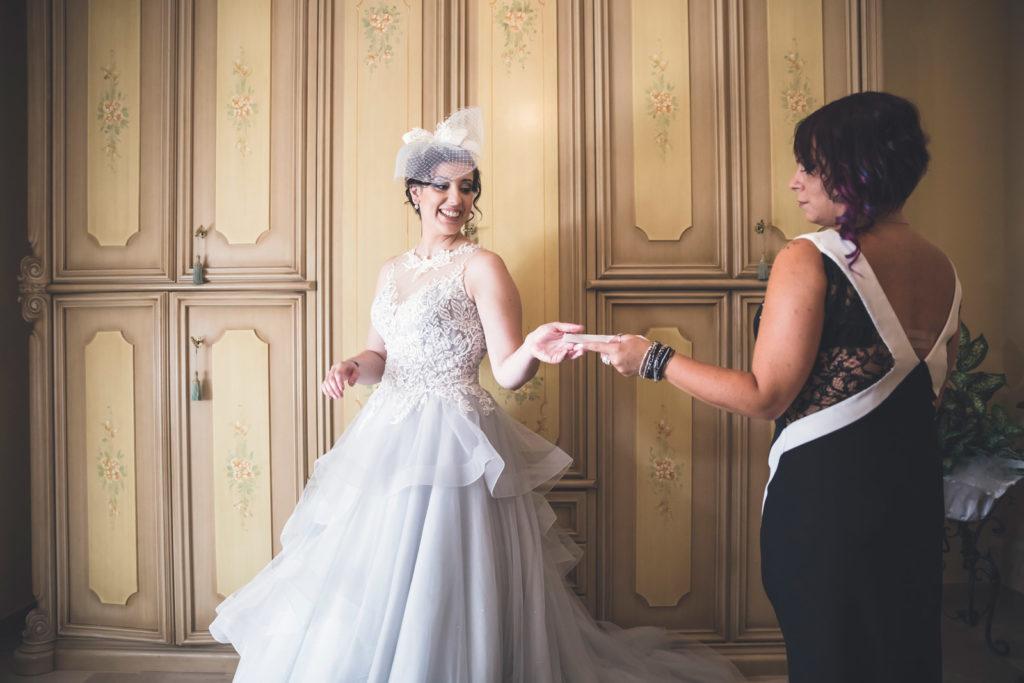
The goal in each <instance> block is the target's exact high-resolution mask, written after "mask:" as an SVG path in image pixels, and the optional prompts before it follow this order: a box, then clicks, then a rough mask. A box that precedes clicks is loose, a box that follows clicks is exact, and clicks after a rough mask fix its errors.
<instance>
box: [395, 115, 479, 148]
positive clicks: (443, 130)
mask: <svg viewBox="0 0 1024 683" xmlns="http://www.w3.org/2000/svg"><path fill="white" fill-rule="evenodd" d="M467 119H468V120H467ZM463 123H466V124H469V125H474V124H475V128H477V129H478V130H480V129H482V128H483V125H482V124H483V121H482V117H481V115H480V109H479V108H478V107H470V108H468V109H462V110H459V111H457V112H455V113H453V114H452V115H451V116H449V117H448V119H446V120H445V121H442V122H441V123H439V124H437V129H436V130H435V131H434V132H433V133H431V132H430V131H426V130H423V129H422V128H413V129H412V130H410V131H409V132H408V133H406V134H405V135H403V136H402V142H404V143H405V144H407V145H409V144H413V143H417V142H421V143H426V144H428V145H430V144H435V143H436V144H446V145H453V146H455V147H461V148H462V149H464V150H466V151H467V152H469V153H470V154H472V155H473V158H474V159H477V158H479V157H480V143H479V141H478V140H475V139H473V138H474V136H472V135H471V134H470V129H469V127H467V126H465V125H461V124H463Z"/></svg>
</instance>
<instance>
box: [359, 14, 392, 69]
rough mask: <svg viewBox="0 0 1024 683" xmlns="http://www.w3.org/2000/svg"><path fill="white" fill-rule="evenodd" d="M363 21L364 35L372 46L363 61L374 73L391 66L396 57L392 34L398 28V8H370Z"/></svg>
mask: <svg viewBox="0 0 1024 683" xmlns="http://www.w3.org/2000/svg"><path fill="white" fill-rule="evenodd" d="M362 20H363V35H364V36H365V37H366V40H367V42H368V43H369V44H370V47H369V50H368V51H367V55H366V58H365V59H364V60H363V61H364V62H365V63H366V66H368V67H369V68H370V70H371V71H373V70H374V69H375V68H376V67H378V66H386V65H387V64H389V63H390V62H391V58H392V57H393V56H394V48H392V46H391V34H392V33H394V30H395V29H396V28H398V8H397V7H396V6H394V5H390V6H389V5H380V6H378V7H369V8H367V9H366V11H365V12H363V17H362Z"/></svg>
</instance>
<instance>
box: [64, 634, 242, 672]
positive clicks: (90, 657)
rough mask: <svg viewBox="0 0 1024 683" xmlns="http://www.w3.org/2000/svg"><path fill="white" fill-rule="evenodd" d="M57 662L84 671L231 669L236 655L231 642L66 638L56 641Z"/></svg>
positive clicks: (210, 670) (217, 670)
mask: <svg viewBox="0 0 1024 683" xmlns="http://www.w3.org/2000/svg"><path fill="white" fill-rule="evenodd" d="M56 665H57V666H56V668H58V669H72V670H84V671H123V672H140V671H172V672H174V671H176V672H183V671H187V672H189V673H230V672H232V671H234V670H235V668H236V667H237V666H238V655H237V654H236V653H235V651H234V649H232V648H231V646H230V645H200V646H190V647H175V646H170V645H168V646H163V647H154V646H134V645H130V644H123V643H118V644H116V645H115V644H111V643H109V642H97V641H93V640H89V639H84V638H75V639H70V638H65V639H60V640H58V641H57V661H56Z"/></svg>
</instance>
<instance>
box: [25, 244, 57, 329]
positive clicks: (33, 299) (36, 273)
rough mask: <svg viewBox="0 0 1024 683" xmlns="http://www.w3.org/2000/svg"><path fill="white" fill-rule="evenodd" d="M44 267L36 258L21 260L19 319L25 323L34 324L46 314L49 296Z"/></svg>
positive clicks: (30, 257) (27, 257)
mask: <svg viewBox="0 0 1024 683" xmlns="http://www.w3.org/2000/svg"><path fill="white" fill-rule="evenodd" d="M46 285H47V277H46V266H45V265H43V261H42V259H40V258H39V257H37V256H26V257H25V258H23V259H21V272H20V273H19V274H18V301H19V302H20V303H21V317H22V318H24V319H25V322H27V323H34V322H35V321H37V320H39V318H41V317H43V316H44V315H45V314H46V311H47V310H48V309H49V305H50V303H49V302H50V296H49V294H47V292H46Z"/></svg>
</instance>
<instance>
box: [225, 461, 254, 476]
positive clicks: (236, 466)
mask: <svg viewBox="0 0 1024 683" xmlns="http://www.w3.org/2000/svg"><path fill="white" fill-rule="evenodd" d="M252 469H253V464H252V460H247V459H243V458H235V459H234V460H232V461H231V476H232V477H234V479H235V481H249V480H251V479H253V478H254V477H255V476H256V475H255V474H253V471H252Z"/></svg>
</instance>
